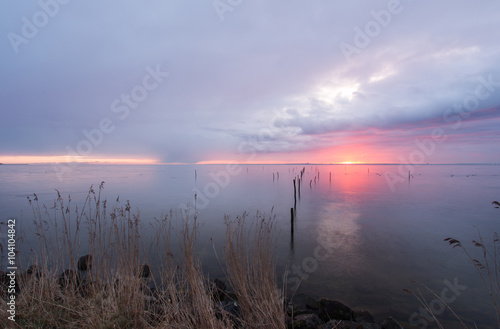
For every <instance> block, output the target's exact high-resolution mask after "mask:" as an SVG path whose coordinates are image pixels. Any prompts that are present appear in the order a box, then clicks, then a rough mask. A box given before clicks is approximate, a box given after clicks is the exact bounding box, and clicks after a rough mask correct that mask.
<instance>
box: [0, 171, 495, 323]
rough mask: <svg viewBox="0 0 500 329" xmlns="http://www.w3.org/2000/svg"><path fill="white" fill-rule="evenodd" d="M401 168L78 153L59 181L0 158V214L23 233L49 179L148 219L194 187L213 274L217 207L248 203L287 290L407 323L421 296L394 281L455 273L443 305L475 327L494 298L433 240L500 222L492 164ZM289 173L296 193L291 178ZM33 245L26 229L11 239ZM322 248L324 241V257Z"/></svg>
mask: <svg viewBox="0 0 500 329" xmlns="http://www.w3.org/2000/svg"><path fill="white" fill-rule="evenodd" d="M304 168H305V171H304V173H303V174H301V170H303V169H304ZM411 174H412V177H411V178H410V179H408V177H402V178H401V179H400V181H398V183H397V184H395V185H393V187H394V188H391V186H390V184H388V181H391V179H390V178H388V177H393V178H394V177H395V176H396V175H398V166H390V165H370V166H368V165H241V166H236V167H230V168H228V167H226V166H224V165H176V166H173V165H172V166H171V165H147V166H146V165H145V166H129V165H119V166H118V165H87V164H82V165H79V166H77V167H75V168H74V170H73V172H71V173H70V174H68V175H65V176H64V177H63V180H59V179H58V177H57V176H56V175H55V174H54V168H53V167H52V166H45V165H29V166H7V165H3V166H0V184H1V185H0V186H1V188H0V209H1V216H2V221H5V220H6V219H7V218H17V219H18V227H19V228H20V229H22V230H24V231H26V232H30V230H32V218H33V216H32V213H31V208H30V206H29V204H28V202H27V198H26V197H27V196H29V195H32V194H33V193H36V194H37V195H38V197H39V200H40V201H41V202H43V203H46V204H47V205H49V208H50V206H51V205H53V202H54V199H55V197H56V192H55V189H57V190H59V191H60V192H61V194H62V195H63V196H66V195H68V194H71V199H72V202H73V204H82V203H83V200H84V198H85V197H86V195H87V193H88V189H89V187H90V185H92V184H94V186H95V187H97V186H98V185H99V184H100V183H101V181H105V182H106V183H105V185H104V190H103V196H104V197H106V198H108V199H109V200H115V199H116V198H117V196H119V197H120V200H122V201H125V200H130V202H131V204H132V207H133V210H135V211H140V216H141V219H142V221H143V222H146V223H147V222H148V221H152V220H153V218H154V217H162V215H164V214H167V213H169V211H170V210H171V209H173V210H174V211H176V210H178V209H179V208H180V207H185V204H190V205H194V200H193V196H194V195H195V193H196V194H197V202H196V203H197V210H198V214H199V221H200V222H201V223H203V224H202V228H203V229H202V230H201V231H200V241H201V244H202V245H203V248H204V267H205V270H206V271H207V273H210V276H211V277H216V276H222V275H223V271H222V269H221V268H220V265H219V264H218V262H217V261H216V258H215V256H214V255H213V252H211V250H210V249H211V247H210V238H212V239H213V241H214V243H215V244H216V247H217V248H218V250H220V247H221V245H222V243H223V239H224V231H225V230H224V215H229V216H231V217H232V218H235V217H236V216H238V215H241V214H242V213H243V212H247V213H249V214H250V215H249V217H248V219H249V220H252V219H255V214H256V213H257V211H259V212H261V213H262V214H263V215H265V216H275V217H276V224H277V228H278V236H277V256H278V264H277V272H278V274H279V275H280V276H281V274H282V273H284V271H285V269H286V268H288V270H289V275H288V280H289V284H288V286H287V287H288V289H289V291H288V292H289V293H291V292H292V291H293V288H295V286H296V284H294V283H295V282H296V279H297V278H302V281H301V283H300V286H299V287H298V289H297V291H296V292H295V296H297V298H300V296H301V294H308V295H311V296H313V297H329V298H334V299H338V300H341V301H343V302H345V303H346V304H347V305H349V306H350V307H352V308H355V309H366V310H368V311H370V312H371V313H373V314H374V315H375V316H376V318H377V320H382V319H383V318H384V317H386V316H389V315H392V316H394V317H395V318H396V319H397V320H398V321H399V322H400V323H401V324H404V325H406V326H408V327H412V326H410V325H409V323H408V321H409V318H410V316H411V315H412V314H413V313H414V312H418V311H419V308H420V304H419V303H418V301H416V300H415V298H414V297H412V296H410V295H408V294H407V293H406V292H404V291H403V289H404V288H412V287H413V288H414V287H415V285H414V284H412V283H411V280H418V281H420V282H422V283H425V284H426V285H427V286H429V287H430V288H431V289H433V290H434V291H436V292H437V293H440V292H441V291H442V290H443V289H445V288H446V287H447V285H446V282H454V281H457V282H458V283H459V284H460V285H463V286H466V287H467V288H466V289H464V290H463V291H461V292H460V295H459V296H457V298H456V299H455V300H454V301H453V302H452V303H451V305H450V306H451V307H452V308H453V309H454V310H455V311H456V312H457V313H459V314H461V315H462V316H463V317H464V319H467V320H470V321H475V322H476V323H477V324H478V327H479V328H493V327H494V312H493V308H492V306H491V303H490V302H489V300H488V296H487V291H486V289H485V288H484V287H483V286H482V285H481V282H480V280H479V277H478V274H477V272H476V271H475V269H474V268H473V266H472V265H471V264H470V263H469V262H468V261H467V259H466V257H465V256H464V254H463V252H462V251H461V250H459V249H452V248H451V247H449V246H448V245H447V244H446V243H445V242H443V239H444V238H446V237H450V236H452V237H455V238H457V239H459V240H462V241H463V242H464V244H465V245H470V246H471V247H470V248H471V249H472V244H471V243H469V242H470V241H471V240H472V239H477V231H476V229H479V230H480V232H481V233H482V235H483V237H484V238H485V240H486V241H487V242H490V241H492V236H493V235H492V234H493V232H495V231H499V228H500V225H499V223H500V222H499V221H500V210H499V209H494V207H493V206H492V205H491V202H492V201H494V200H499V199H500V166H495V165H425V166H415V167H414V171H413V172H412V173H411ZM388 175H392V176H388ZM299 176H301V177H302V180H301V182H302V184H301V189H300V197H299V195H298V194H299V193H298V192H297V202H296V204H295V202H294V189H293V179H294V178H297V177H299ZM499 201H500V200H499ZM291 208H295V221H294V234H293V236H292V235H291V221H290V209H291ZM3 234H5V233H3ZM27 236H29V234H27ZM32 247H33V241H31V240H30V239H27V240H26V241H24V242H23V245H22V246H19V248H21V249H23V248H24V249H27V250H29V248H32ZM205 248H206V250H205ZM326 250H330V251H332V252H331V253H329V254H328V257H326V256H325V251H326ZM479 256H480V254H478V257H479ZM2 261H3V262H4V261H5V260H4V259H3V260H2ZM2 267H5V264H4V263H2ZM428 297H429V302H430V301H432V298H433V297H432V296H430V295H428ZM439 318H441V319H443V323H446V321H448V320H449V318H450V315H449V313H448V312H447V311H445V312H443V314H440V315H439ZM414 324H416V323H414ZM417 327H422V325H416V326H415V328H417ZM430 327H432V326H431V323H430V322H429V328H430Z"/></svg>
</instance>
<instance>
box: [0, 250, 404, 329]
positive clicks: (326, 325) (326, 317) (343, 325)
mask: <svg viewBox="0 0 500 329" xmlns="http://www.w3.org/2000/svg"><path fill="white" fill-rule="evenodd" d="M91 268H92V256H90V255H86V256H82V257H80V259H79V260H78V264H77V269H76V270H71V269H67V270H65V271H64V272H63V273H61V274H60V276H59V277H58V285H59V288H60V290H61V291H60V293H61V294H62V295H64V294H65V293H66V292H67V291H68V290H67V289H72V291H73V292H76V293H77V294H79V295H81V296H82V297H84V298H86V297H88V296H90V295H91V294H92V290H93V289H92V286H93V283H92V282H89V281H88V280H87V273H86V272H87V271H88V270H90V269H91ZM41 275H42V274H41V271H40V268H39V267H38V266H36V265H34V266H31V267H30V268H29V269H28V270H27V271H26V272H25V273H23V274H21V275H20V276H19V277H18V278H17V279H16V280H15V282H16V285H15V290H16V293H19V292H20V290H21V289H22V287H21V286H20V285H18V284H17V283H18V282H19V279H21V281H25V280H30V279H33V278H39V277H40V276H41ZM134 276H135V277H137V278H138V279H140V280H141V282H142V284H141V288H140V290H141V294H142V296H143V297H144V300H145V301H146V302H145V305H144V307H145V309H146V310H147V311H148V312H150V313H151V314H154V315H155V317H161V316H162V315H163V313H164V310H165V307H164V306H165V305H164V301H165V291H163V289H162V288H161V287H158V286H156V285H155V284H154V280H151V268H150V267H149V265H140V266H139V268H138V269H137V270H136V271H135V273H134ZM10 280H11V278H10V277H8V275H7V273H4V272H2V271H0V295H1V296H4V295H5V293H6V287H7V286H8V282H10ZM118 281H119V279H118V278H116V279H115V283H114V284H115V285H116V284H118ZM209 291H211V292H212V296H213V303H214V305H215V312H216V314H217V317H220V318H223V317H227V318H229V319H231V321H232V322H233V326H234V327H235V328H240V327H242V326H241V323H240V308H239V305H238V296H237V295H236V294H235V293H234V292H232V291H231V290H230V289H228V288H227V285H226V283H225V282H224V281H222V280H220V279H215V280H214V281H213V282H212V283H211V287H209ZM167 295H168V294H167ZM2 299H3V298H2ZM297 299H300V301H297ZM297 299H296V300H294V299H293V298H292V299H290V298H287V299H285V301H284V304H283V310H284V313H285V319H284V320H285V327H287V328H289V329H403V327H402V326H401V325H400V324H399V323H398V322H397V321H396V320H394V319H393V318H392V317H389V318H387V319H385V320H383V321H382V322H380V323H376V322H375V320H374V317H373V316H372V315H371V314H370V313H369V312H367V311H363V310H352V309H351V308H349V307H348V306H347V305H345V304H343V303H342V302H339V301H336V300H332V299H327V298H321V299H314V298H311V297H308V296H302V297H301V298H297Z"/></svg>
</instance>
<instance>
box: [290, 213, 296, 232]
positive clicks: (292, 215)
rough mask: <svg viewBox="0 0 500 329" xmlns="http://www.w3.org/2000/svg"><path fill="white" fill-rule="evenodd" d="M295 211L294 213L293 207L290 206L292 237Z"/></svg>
mask: <svg viewBox="0 0 500 329" xmlns="http://www.w3.org/2000/svg"><path fill="white" fill-rule="evenodd" d="M294 219H295V218H294V213H293V208H290V224H291V227H292V237H293V222H294Z"/></svg>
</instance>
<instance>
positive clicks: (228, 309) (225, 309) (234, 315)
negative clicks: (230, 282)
mask: <svg viewBox="0 0 500 329" xmlns="http://www.w3.org/2000/svg"><path fill="white" fill-rule="evenodd" d="M216 316H217V318H219V319H221V318H223V317H227V318H229V319H230V320H231V321H232V322H233V324H234V325H235V326H236V327H237V328H239V327H240V325H241V323H240V316H241V310H240V307H239V306H238V303H237V302H232V301H223V302H219V303H217V306H216Z"/></svg>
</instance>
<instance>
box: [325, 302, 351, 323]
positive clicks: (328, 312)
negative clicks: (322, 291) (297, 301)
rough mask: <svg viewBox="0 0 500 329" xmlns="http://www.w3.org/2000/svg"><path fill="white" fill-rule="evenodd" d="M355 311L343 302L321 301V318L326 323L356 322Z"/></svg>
mask: <svg viewBox="0 0 500 329" xmlns="http://www.w3.org/2000/svg"><path fill="white" fill-rule="evenodd" d="M353 315H354V314H353V311H352V310H351V309H350V308H349V307H347V306H345V305H344V304H342V303H341V302H338V301H335V300H330V299H321V300H320V301H319V317H320V319H321V320H323V321H324V322H327V321H330V320H347V321H351V320H354V316H353Z"/></svg>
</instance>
